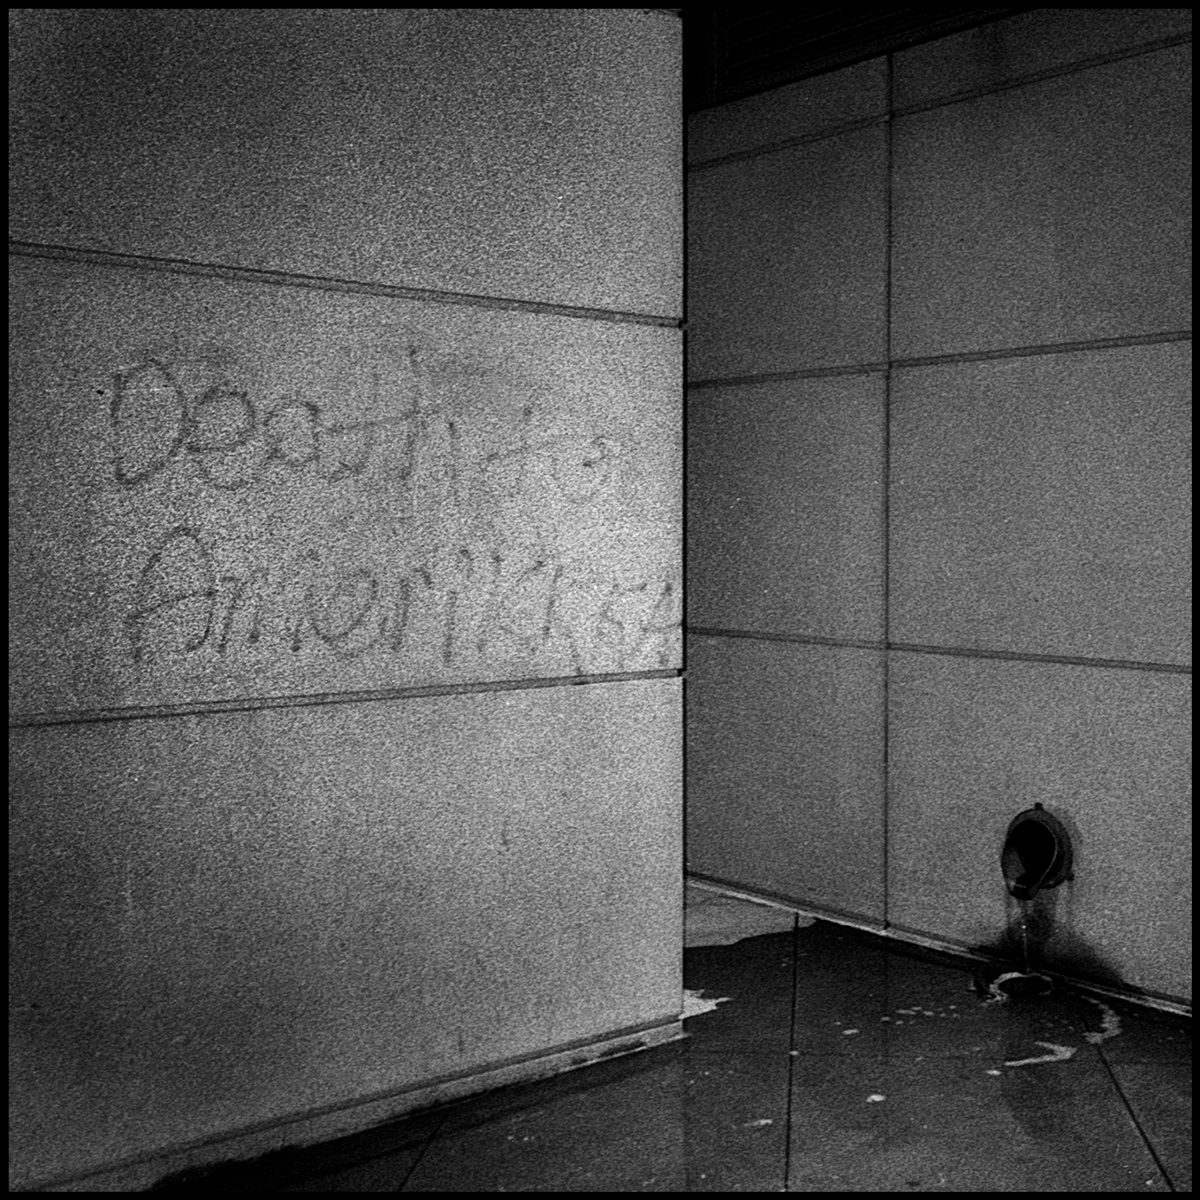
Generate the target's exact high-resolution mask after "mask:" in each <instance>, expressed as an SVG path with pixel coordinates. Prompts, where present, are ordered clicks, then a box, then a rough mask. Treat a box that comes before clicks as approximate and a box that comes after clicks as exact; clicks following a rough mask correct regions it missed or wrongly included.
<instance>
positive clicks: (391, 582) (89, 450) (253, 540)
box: [9, 260, 680, 712]
mask: <svg viewBox="0 0 1200 1200" xmlns="http://www.w3.org/2000/svg"><path fill="white" fill-rule="evenodd" d="M15 280H16V298H15V302H14V309H15V325H14V328H15V338H14V346H13V355H12V365H13V379H14V385H13V393H12V398H11V400H10V406H9V431H10V432H9V437H10V454H11V455H12V462H13V473H12V495H13V518H12V531H13V545H14V553H13V555H11V556H10V570H11V572H12V578H13V583H12V587H13V589H14V601H15V602H14V606H13V628H14V630H15V646H14V657H13V665H12V672H11V675H10V680H11V687H12V689H13V697H12V704H13V707H14V708H15V710H16V711H18V712H30V711H34V712H39V711H46V710H53V711H61V710H68V709H80V708H82V709H88V708H93V709H94V708H104V707H117V706H121V705H127V704H170V703H176V704H178V703H186V702H188V701H196V700H223V699H232V698H249V697H262V696H286V695H302V694H309V693H323V692H342V691H352V690H355V689H361V688H387V687H396V686H403V685H416V684H435V683H458V682H465V681H478V680H492V679H514V678H515V679H520V678H526V677H537V676H563V675H574V674H579V673H598V672H605V671H629V670H646V669H656V668H659V667H664V666H674V665H676V664H677V662H678V653H679V648H678V632H677V625H678V621H679V593H680V579H679V574H678V554H679V534H678V527H679V510H680V499H679V475H680V470H679V442H678V428H679V412H678V407H677V406H678V399H677V387H678V385H677V379H678V361H679V359H678V335H677V334H675V333H674V332H672V331H669V330H665V329H655V328H650V327H646V326H637V325H620V324H613V323H606V322H583V321H577V320H570V319H568V318H564V317H548V316H544V315H532V314H525V313H506V312H494V311H492V312H489V311H485V310H481V309H466V308H458V307H454V306H449V305H428V304H421V303H418V302H415V301H399V300H387V299H376V298H369V297H363V296H348V295H342V294H337V293H330V292H321V291H313V290H308V289H293V288H283V287H274V286H266V285H258V284H248V283H235V282H229V281H225V280H216V279H201V278H196V277H193V276H184V275H172V274H166V273H158V272H153V273H151V272H146V273H138V272H133V271H127V270H119V269H113V268H103V267H98V266H94V265H84V266H71V265H66V264H59V263H51V262H47V261H44V260H23V261H21V262H19V264H18V266H17V268H16V276H15Z"/></svg>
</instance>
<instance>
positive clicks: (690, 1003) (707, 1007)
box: [681, 988, 733, 1021]
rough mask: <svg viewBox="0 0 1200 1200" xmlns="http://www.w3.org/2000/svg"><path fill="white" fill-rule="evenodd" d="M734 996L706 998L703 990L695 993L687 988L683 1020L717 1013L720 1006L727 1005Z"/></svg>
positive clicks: (684, 997)
mask: <svg viewBox="0 0 1200 1200" xmlns="http://www.w3.org/2000/svg"><path fill="white" fill-rule="evenodd" d="M732 999H733V997H732V996H705V994H704V992H703V990H701V991H697V992H693V991H689V990H688V989H687V988H685V989H684V992H683V1012H682V1014H681V1019H682V1020H684V1021H686V1020H687V1019H688V1018H689V1017H698V1016H700V1015H701V1014H702V1013H710V1012H716V1010H717V1005H718V1004H727V1003H728V1002H729V1001H730V1000H732Z"/></svg>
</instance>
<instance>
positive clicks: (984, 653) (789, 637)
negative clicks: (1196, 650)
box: [684, 625, 1192, 676]
mask: <svg viewBox="0 0 1200 1200" xmlns="http://www.w3.org/2000/svg"><path fill="white" fill-rule="evenodd" d="M684 632H685V633H687V634H688V635H690V636H692V637H717V638H747V639H749V640H750V641H757V642H782V643H789V644H794V645H798V646H832V647H834V648H836V649H841V650H888V651H894V652H897V653H903V654H941V655H947V656H949V657H952V658H990V659H999V660H1000V661H1002V662H1032V663H1051V664H1058V665H1059V666H1067V667H1101V668H1107V669H1108V670H1113V671H1152V672H1158V673H1159V674H1165V675H1188V676H1190V675H1191V673H1192V668H1191V667H1190V666H1184V665H1183V664H1182V663H1158V662H1139V661H1137V660H1134V659H1124V658H1084V657H1082V656H1076V655H1070V654H1027V653H1024V652H1022V651H1020V650H982V649H979V648H977V647H971V646H933V645H921V644H920V643H917V642H883V641H870V640H866V639H858V638H834V637H820V636H817V635H815V634H803V633H765V632H762V631H761V630H751V629H724V628H720V627H716V626H710V625H691V626H686V627H685V629H684Z"/></svg>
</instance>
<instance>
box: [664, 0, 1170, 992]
mask: <svg viewBox="0 0 1200 1200" xmlns="http://www.w3.org/2000/svg"><path fill="white" fill-rule="evenodd" d="M1189 32H1190V11H1189V10H1182V9H1142V10H1090V9H1089V10H1084V9H1072V10H1039V11H1038V12H1035V13H1027V14H1021V15H1019V16H1016V17H1013V18H1011V19H1008V20H1004V21H1000V22H994V23H992V24H990V25H987V26H985V27H983V28H981V29H977V30H973V31H970V32H968V33H962V34H956V35H954V36H952V37H948V38H945V39H942V40H940V41H937V42H932V43H928V44H926V45H924V46H919V47H915V48H913V49H911V50H906V51H902V52H899V53H896V54H895V55H892V56H889V57H888V58H884V59H878V60H875V61H874V62H872V63H866V64H861V65H859V66H857V67H853V68H850V69H848V70H845V71H841V72H836V73H832V74H829V75H825V76H821V77H818V78H816V79H813V80H810V81H806V82H802V83H798V84H793V85H791V86H789V87H785V88H780V89H777V90H776V91H774V92H771V93H767V94H764V95H762V96H758V97H753V98H751V99H749V100H742V101H738V102H737V103H735V104H731V105H727V106H724V107H721V108H716V109H710V110H707V111H705V112H701V113H698V114H695V115H694V116H693V117H692V118H691V120H690V125H691V128H690V131H689V156H690V162H691V167H690V172H689V205H690V209H689V211H690V222H689V229H690V231H691V233H692V235H693V241H694V244H693V246H692V257H691V260H690V272H689V277H688V278H689V296H688V305H689V329H690V330H691V336H690V340H689V363H688V378H689V381H690V387H689V397H688V418H689V424H688V483H689V492H688V505H689V509H688V511H689V522H688V549H689V556H688V581H687V582H688V595H689V607H688V624H689V627H690V628H691V630H692V632H693V636H692V637H691V638H690V640H689V673H688V678H689V683H688V712H689V721H688V733H687V737H688V764H689V768H688V810H687V840H688V861H689V865H690V867H691V868H692V869H693V870H695V871H698V872H701V873H704V874H708V875H711V876H715V877H718V878H723V879H727V880H731V881H735V882H738V883H741V884H743V885H746V886H750V887H758V888H760V889H763V890H766V891H770V892H774V893H776V894H779V895H782V896H787V897H791V898H794V899H796V900H798V901H801V902H803V903H806V904H809V905H812V906H813V907H815V908H818V909H821V908H824V909H825V910H827V911H831V912H834V913H837V914H841V915H848V916H850V917H852V918H854V919H857V920H859V921H862V922H864V923H866V924H871V925H874V926H881V925H885V924H886V925H890V926H894V927H896V928H898V929H902V930H905V931H907V932H910V933H915V934H922V935H925V936H930V937H934V938H938V939H941V940H944V941H948V942H951V943H956V944H959V945H962V946H978V947H986V946H992V945H995V944H997V942H998V940H999V939H1000V938H1001V936H1002V935H1003V934H1004V933H1005V931H1006V928H1007V927H1008V925H1009V922H1010V921H1011V920H1012V919H1013V918H1014V916H1015V908H1014V906H1013V903H1012V901H1011V900H1010V898H1009V897H1008V896H1007V893H1006V891H1005V888H1004V885H1003V881H1002V878H1001V875H1000V870H999V851H1000V847H1001V844H1002V841H1003V837H1004V832H1005V829H1006V828H1007V824H1008V821H1009V820H1010V819H1011V817H1012V816H1014V815H1015V814H1016V813H1017V812H1018V811H1020V810H1021V809H1023V808H1026V807H1029V806H1031V805H1032V804H1033V803H1035V802H1039V801H1040V802H1041V803H1043V804H1044V805H1045V806H1046V808H1047V809H1050V810H1051V811H1053V812H1055V813H1056V814H1057V815H1058V816H1060V817H1061V818H1062V820H1063V821H1064V822H1065V823H1066V825H1067V826H1068V828H1069V829H1070V830H1071V832H1072V835H1073V838H1074V841H1075V846H1076V851H1077V865H1076V878H1075V881H1074V882H1073V883H1071V884H1068V885H1065V886H1063V887H1061V888H1060V889H1058V890H1057V891H1056V892H1053V893H1046V894H1045V896H1044V899H1045V901H1046V902H1047V903H1048V904H1049V905H1050V906H1051V909H1052V916H1053V921H1052V927H1053V936H1052V938H1051V940H1050V941H1049V943H1048V945H1047V952H1048V954H1049V955H1050V956H1051V958H1052V959H1053V960H1054V961H1056V962H1057V963H1058V964H1059V965H1061V966H1062V967H1063V968H1064V969H1070V970H1073V971H1076V972H1077V973H1079V974H1081V975H1090V976H1091V977H1092V978H1096V979H1100V980H1103V981H1107V982H1110V983H1112V984H1114V985H1116V986H1123V987H1126V988H1132V989H1143V990H1146V991H1148V992H1151V993H1154V994H1157V995H1159V996H1162V997H1165V998H1170V999H1174V1000H1187V999H1190V995H1191V981H1190V955H1189V953H1188V951H1187V949H1186V947H1187V946H1188V944H1189V940H1188V922H1189V913H1190V903H1189V897H1190V878H1191V875H1190V867H1189V863H1188V860H1187V856H1186V853H1185V852H1183V851H1182V850H1181V849H1180V847H1182V846H1186V845H1187V844H1188V841H1189V822H1190V801H1189V795H1190V792H1189V775H1188V766H1187V755H1186V748H1187V741H1188V736H1189V734H1188V731H1189V729H1190V724H1189V718H1188V711H1189V710H1188V704H1189V698H1190V621H1189V611H1190V607H1189V606H1190V593H1189V587H1190V570H1189V547H1190V531H1189V528H1188V524H1189V501H1188V496H1189V466H1188V462H1189V459H1188V454H1189V437H1190V408H1189V405H1188V399H1187V397H1188V383H1189V373H1190V345H1189V342H1188V340H1187V331H1188V330H1189V328H1190V317H1189V315H1188V314H1189V312H1190V307H1189V295H1188V290H1187V281H1188V266H1189V253H1190V243H1189V237H1188V223H1189V211H1190V182H1189V181H1190V174H1189V164H1188V159H1189V145H1190V143H1189V131H1188V113H1189V112H1190V104H1189V98H1188V91H1187V84H1188V65H1189V57H1188V51H1189V46H1188V45H1187V44H1185V43H1186V42H1187V39H1188V34H1189ZM889 93H890V120H888V119H887V118H888V116H889V99H888V96H889ZM839 111H840V112H841V114H842V115H841V118H840V119H839V117H838V115H837V114H838V113H839ZM873 118H874V123H872V119H873ZM885 697H886V700H885Z"/></svg>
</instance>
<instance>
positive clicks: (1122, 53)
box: [687, 33, 1192, 174]
mask: <svg viewBox="0 0 1200 1200" xmlns="http://www.w3.org/2000/svg"><path fill="white" fill-rule="evenodd" d="M1191 40H1192V35H1191V34H1190V33H1181V34H1171V35H1170V36H1168V37H1163V38H1159V39H1157V40H1155V41H1153V42H1145V43H1143V44H1142V45H1139V46H1134V47H1126V48H1123V49H1121V50H1115V51H1112V52H1110V53H1108V54H1098V55H1095V56H1093V57H1092V58H1086V59H1081V60H1080V61H1078V62H1074V63H1069V64H1066V65H1064V66H1060V67H1047V68H1046V69H1045V70H1043V71H1032V72H1030V73H1029V74H1027V75H1018V76H1014V77H1013V78H1012V79H1008V80H1005V81H1004V82H1003V83H997V84H991V85H989V86H987V87H980V88H969V89H964V90H963V91H960V92H953V93H951V94H950V95H948V96H940V97H938V99H936V100H928V101H924V102H922V103H920V104H910V105H906V106H904V107H902V108H896V109H893V110H892V111H891V112H890V113H888V112H880V113H878V114H876V115H875V116H871V117H864V118H862V119H861V120H857V121H847V122H844V123H842V124H839V125H831V126H829V127H827V128H825V129H820V130H814V131H813V132H812V133H809V134H800V135H797V136H796V137H792V138H784V139H780V140H779V141H774V142H768V143H766V144H764V145H761V146H754V147H748V148H747V149H745V150H734V151H731V152H730V153H728V154H722V155H719V156H718V157H716V158H705V159H700V160H699V161H698V162H690V163H688V165H687V170H688V172H689V174H690V173H691V172H693V171H706V170H708V169H709V168H711V167H721V166H724V165H725V164H726V163H734V162H744V161H745V160H746V159H750V158H759V157H762V156H764V155H767V154H778V153H779V152H780V151H782V150H790V149H792V148H793V147H796V146H806V145H808V144H809V143H811V142H821V141H825V140H827V139H829V138H835V137H840V136H841V135H842V134H844V133H853V132H855V131H856V130H859V129H869V128H871V127H872V126H874V125H884V124H887V122H888V121H891V120H895V119H898V118H901V117H911V116H916V115H918V114H920V113H926V112H933V111H935V110H936V109H939V108H950V107H952V106H953V105H955V104H963V103H966V102H968V101H971V100H979V99H982V98H983V97H985V96H995V95H999V94H1000V93H1002V92H1010V91H1013V90H1014V89H1016V88H1021V87H1028V86H1030V85H1031V84H1035V83H1042V82H1044V81H1045V80H1048V79H1057V78H1060V77H1062V76H1064V75H1075V74H1078V73H1080V72H1082V71H1089V70H1092V69H1094V68H1096V67H1103V66H1107V65H1108V64H1110V63H1114V62H1121V61H1123V60H1124V59H1127V58H1137V57H1139V56H1141V55H1144V54H1154V53H1156V52H1158V51H1159V50H1169V49H1170V48H1171V47H1173V46H1184V45H1188V44H1189V43H1190V42H1191ZM880 57H883V56H882V55H881V56H880ZM842 69H843V70H845V69H848V68H842ZM804 82H805V80H803V79H801V80H796V81H795V82H793V83H782V84H779V85H778V86H776V87H772V88H767V89H765V90H764V91H762V92H756V93H754V95H753V96H742V97H739V98H738V99H737V100H729V101H725V102H724V103H723V104H719V105H710V106H709V107H708V108H705V109H700V110H698V112H713V111H716V110H717V109H720V108H723V107H725V106H726V105H731V104H738V103H740V102H741V101H743V100H749V99H757V98H758V97H760V96H765V95H768V94H770V93H771V92H773V91H778V90H780V89H781V88H785V87H794V86H796V84H797V83H804ZM691 115H697V114H689V116H691Z"/></svg>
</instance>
